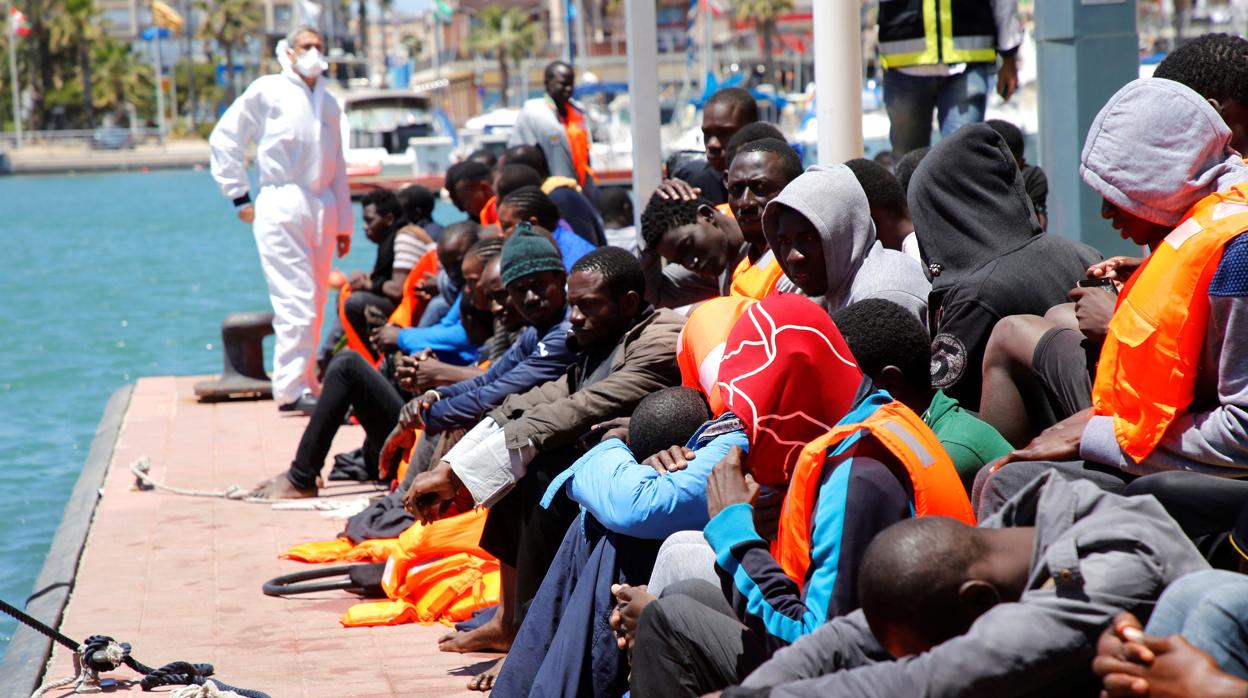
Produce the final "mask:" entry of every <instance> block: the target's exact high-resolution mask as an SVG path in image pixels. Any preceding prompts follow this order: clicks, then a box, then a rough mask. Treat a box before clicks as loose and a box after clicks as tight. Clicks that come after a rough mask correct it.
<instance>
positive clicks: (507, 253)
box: [500, 222, 563, 286]
mask: <svg viewBox="0 0 1248 698" xmlns="http://www.w3.org/2000/svg"><path fill="white" fill-rule="evenodd" d="M500 264H501V267H502V273H503V285H504V286H510V285H511V282H513V281H515V280H516V279H519V278H522V277H525V276H528V275H529V274H536V273H538V272H543V271H563V257H562V256H561V255H560V254H559V249H558V248H557V247H555V243H553V242H551V240H550V238H548V237H546V236H545V235H542V234H541V233H539V232H536V231H534V230H533V227H532V226H530V225H529V224H528V223H527V222H524V223H520V224H519V225H517V226H516V229H515V231H514V232H513V233H512V234H511V237H509V238H507V242H506V244H504V245H503V259H502V262H501V263H500Z"/></svg>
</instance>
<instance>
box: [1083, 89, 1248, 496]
mask: <svg viewBox="0 0 1248 698" xmlns="http://www.w3.org/2000/svg"><path fill="white" fill-rule="evenodd" d="M1230 138H1231V131H1230V129H1229V128H1227V126H1226V124H1225V123H1224V122H1223V121H1222V118H1221V117H1220V116H1219V115H1218V113H1217V112H1216V111H1214V109H1213V107H1212V106H1210V105H1209V103H1208V102H1207V101H1205V100H1204V99H1203V98H1202V97H1201V96H1200V95H1199V94H1197V93H1195V92H1193V91H1192V90H1190V89H1188V88H1187V87H1185V86H1183V85H1181V84H1179V83H1177V82H1173V81H1170V80H1162V79H1158V78H1149V79H1141V80H1134V81H1132V82H1130V83H1128V84H1127V85H1126V86H1125V87H1123V88H1122V89H1121V90H1119V91H1118V93H1117V94H1115V95H1114V96H1113V97H1111V98H1110V100H1109V102H1108V103H1107V104H1106V105H1105V107H1104V108H1102V109H1101V112H1100V114H1098V115H1097V117H1096V121H1094V122H1093V123H1092V129H1091V130H1090V131H1089V132H1088V140H1087V146H1085V147H1084V149H1083V158H1082V160H1083V164H1082V165H1081V166H1080V168H1079V170H1080V174H1082V175H1083V179H1084V181H1086V182H1087V183H1088V185H1089V186H1091V187H1092V188H1093V189H1095V190H1096V191H1097V193H1099V194H1100V195H1101V196H1103V197H1105V198H1106V199H1109V200H1110V201H1111V202H1113V203H1114V204H1115V205H1116V206H1119V207H1120V208H1123V209H1124V210H1127V211H1130V212H1132V213H1134V214H1136V215H1138V216H1140V217H1141V218H1145V219H1146V220H1151V221H1154V222H1157V223H1161V224H1164V225H1173V224H1176V223H1178V222H1179V220H1180V219H1181V218H1182V217H1183V214H1184V212H1186V211H1187V209H1189V208H1190V207H1191V206H1192V205H1194V204H1195V203H1196V202H1198V201H1200V200H1201V199H1203V198H1204V197H1205V196H1207V195H1209V194H1212V193H1214V192H1215V191H1225V190H1226V189H1228V188H1230V187H1231V186H1233V185H1235V184H1237V183H1239V182H1243V181H1245V179H1248V167H1245V166H1244V163H1243V160H1242V159H1241V158H1240V156H1239V154H1238V153H1235V152H1234V151H1233V150H1231V147H1230ZM1080 455H1082V456H1083V457H1084V458H1085V459H1087V460H1090V461H1094V462H1097V463H1102V464H1106V465H1113V466H1117V467H1119V468H1122V469H1123V470H1126V471H1127V472H1130V473H1134V474H1137V475H1146V474H1149V473H1155V472H1160V471H1166V470H1191V471H1195V472H1201V473H1208V474H1211V475H1222V476H1229V477H1243V476H1244V474H1245V472H1246V470H1248V238H1246V237H1245V236H1243V235H1241V236H1240V237H1239V238H1236V239H1235V240H1233V241H1231V242H1230V243H1228V244H1227V246H1226V250H1225V251H1224V253H1223V257H1222V261H1221V264H1220V265H1219V267H1218V270H1217V273H1215V274H1214V277H1213V282H1212V283H1211V284H1210V287H1209V320H1208V322H1207V326H1206V329H1205V341H1204V344H1203V346H1202V347H1201V352H1200V363H1199V365H1198V369H1197V374H1196V394H1195V396H1194V398H1193V400H1192V404H1191V406H1190V407H1189V408H1188V409H1187V411H1186V412H1184V413H1183V414H1180V415H1178V416H1177V417H1176V418H1175V420H1174V422H1172V423H1171V424H1170V426H1169V427H1168V428H1167V429H1166V433H1165V435H1164V436H1162V439H1161V442H1160V443H1158V444H1157V447H1156V448H1155V449H1154V450H1153V452H1152V453H1151V454H1149V456H1148V457H1147V458H1145V459H1144V461H1143V462H1142V463H1135V462H1134V461H1132V460H1131V459H1130V458H1128V457H1127V456H1126V455H1125V454H1124V453H1123V452H1122V451H1121V449H1119V447H1118V442H1117V439H1116V438H1115V436H1114V425H1113V418H1112V417H1107V416H1104V417H1093V418H1092V420H1091V421H1089V422H1088V425H1087V427H1086V428H1085V429H1084V431H1083V438H1082V441H1081V444H1080Z"/></svg>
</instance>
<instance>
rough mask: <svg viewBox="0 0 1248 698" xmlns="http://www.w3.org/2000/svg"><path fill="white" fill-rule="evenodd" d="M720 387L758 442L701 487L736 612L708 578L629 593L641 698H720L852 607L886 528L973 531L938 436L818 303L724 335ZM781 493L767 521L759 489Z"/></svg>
mask: <svg viewBox="0 0 1248 698" xmlns="http://www.w3.org/2000/svg"><path fill="white" fill-rule="evenodd" d="M781 348H783V349H781ZM719 388H720V391H721V393H722V394H723V395H724V396H725V399H726V401H727V403H728V407H729V409H730V410H731V411H732V413H733V414H735V415H736V416H737V418H739V419H740V420H741V422H742V424H743V426H744V428H745V432H746V436H747V438H748V440H749V446H748V452H749V455H748V456H745V455H744V454H743V452H742V449H740V448H734V449H733V450H732V451H730V452H729V454H728V455H727V456H726V457H725V458H723V459H722V460H721V461H720V462H719V463H718V464H716V465H715V466H714V468H713V469H712V470H711V473H710V477H709V479H708V480H707V485H706V488H707V490H706V493H707V495H706V496H707V509H708V513H709V515H710V522H709V523H708V524H707V525H706V528H705V530H704V531H703V535H704V536H705V538H706V541H707V542H708V543H709V544H710V547H711V548H712V549H713V550H714V554H715V563H716V564H715V568H716V571H717V572H718V575H719V578H720V580H719V581H720V583H721V584H722V585H723V587H724V588H725V589H731V594H732V609H731V613H729V612H728V607H727V605H726V604H725V603H724V599H723V595H722V593H721V591H720V588H719V585H713V584H711V583H710V582H709V580H704V579H694V580H689V581H684V582H679V583H677V584H675V585H669V586H668V587H667V588H666V589H665V591H664V594H663V596H662V598H660V599H658V600H655V599H654V597H653V596H650V595H649V594H648V593H647V592H646V591H645V590H644V589H641V588H637V587H623V588H620V589H618V590H617V593H616V597H617V599H619V601H620V608H619V612H618V618H617V619H615V621H614V622H613V624H614V625H615V626H616V629H617V632H618V633H619V634H620V635H621V637H622V642H621V644H622V645H623V646H631V648H632V652H633V665H632V667H633V669H632V683H631V687H632V691H633V693H634V694H635V695H639V696H652V695H665V696H675V695H692V696H698V695H702V694H704V693H707V692H709V691H714V690H718V689H722V688H724V687H725V686H728V685H731V684H733V683H736V682H737V681H739V680H740V679H741V678H743V677H744V676H745V675H746V674H748V673H749V672H750V671H751V670H753V668H754V667H756V666H758V665H759V664H761V663H762V662H763V661H766V660H767V659H768V658H769V657H770V656H771V655H772V654H773V653H775V651H776V650H778V649H780V648H781V647H783V646H785V645H787V644H790V643H792V642H794V641H795V640H797V639H798V638H799V637H801V636H803V635H805V634H807V633H810V632H812V631H813V630H815V629H816V628H818V627H819V626H820V625H822V624H823V623H824V622H826V621H827V620H829V619H831V618H834V617H837V616H840V615H843V614H845V613H848V612H850V611H852V610H854V609H856V608H857V607H858V605H859V602H858V589H857V579H858V565H859V562H860V561H861V559H862V556H863V554H864V552H865V551H866V547H867V545H868V544H869V543H870V542H871V540H872V539H873V538H874V537H875V536H876V534H878V533H879V532H880V531H882V530H883V529H884V528H886V527H888V526H889V525H891V524H893V523H895V522H897V521H901V520H903V519H908V518H911V517H912V516H928V515H940V516H948V517H952V518H955V519H958V520H960V521H963V522H965V523H968V524H973V523H974V517H973V515H972V513H971V506H970V502H969V501H968V500H967V497H966V493H965V492H964V491H963V489H962V484H961V482H960V481H959V479H958V475H957V472H956V471H955V470H954V468H953V464H952V462H950V460H949V456H948V455H947V454H946V453H945V451H944V450H943V449H942V448H941V446H940V442H939V441H938V440H937V439H936V436H935V435H934V434H933V433H932V432H931V430H930V429H928V427H927V426H926V425H924V424H923V422H922V420H920V419H919V417H918V415H916V414H915V413H914V412H912V411H911V410H910V409H909V408H907V407H906V406H904V405H902V404H901V403H900V402H897V401H896V400H894V399H892V398H891V397H890V396H889V395H888V393H886V392H883V391H881V390H878V389H876V388H875V387H874V386H872V385H871V382H870V381H869V380H864V378H863V375H862V372H861V371H860V370H859V368H858V366H857V364H856V363H854V360H853V356H852V354H851V353H850V351H849V347H848V346H847V345H846V344H845V341H844V339H842V338H841V335H840V333H839V332H838V331H837V329H836V326H835V325H834V324H833V323H832V321H831V319H830V318H829V317H828V315H827V313H826V312H825V311H824V310H823V309H822V308H820V307H819V306H818V305H816V304H815V303H813V302H812V301H810V300H808V299H805V298H802V297H801V296H798V295H795V294H784V293H782V294H777V295H773V296H770V297H768V298H766V299H764V300H762V301H761V302H759V303H756V304H754V305H753V306H751V307H750V308H749V309H748V310H746V312H745V315H744V316H743V317H742V318H741V319H740V320H739V321H738V322H737V324H736V325H735V326H734V327H733V329H732V332H731V333H730V334H729V336H728V342H727V350H726V352H725V354H724V359H723V361H722V363H721V364H720V369H719ZM786 484H787V490H786V491H785V494H784V497H783V500H782V506H781V508H780V510H779V511H778V512H777V511H774V510H773V511H771V512H770V515H769V512H768V511H767V510H766V509H767V507H762V501H761V498H759V497H758V492H759V489H760V486H768V487H778V488H783V487H785V485H786ZM755 504H758V505H760V507H759V508H756V507H755ZM777 514H778V516H777ZM772 527H776V529H775V531H774V533H773V531H772V530H768V529H771V528H772ZM769 540H770V541H771V542H769ZM657 575H658V570H657V569H656V572H655V576H657ZM642 608H645V612H644V614H643V613H642ZM743 623H744V625H745V627H744V628H742V624H743ZM634 639H635V641H634Z"/></svg>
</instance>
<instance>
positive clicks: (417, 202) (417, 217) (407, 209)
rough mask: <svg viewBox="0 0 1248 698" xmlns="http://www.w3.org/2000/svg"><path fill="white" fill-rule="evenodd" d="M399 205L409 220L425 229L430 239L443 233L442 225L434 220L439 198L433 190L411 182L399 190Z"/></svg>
mask: <svg viewBox="0 0 1248 698" xmlns="http://www.w3.org/2000/svg"><path fill="white" fill-rule="evenodd" d="M399 205H400V206H402V207H403V215H404V216H405V217H406V218H407V221H408V222H409V223H411V224H412V225H414V226H418V227H419V228H420V229H421V230H423V231H425V235H427V236H428V237H429V239H430V240H434V241H436V240H437V239H438V236H439V235H441V234H442V225H441V224H440V223H438V222H437V221H435V220H433V209H434V207H435V206H436V205H437V198H436V197H435V196H434V195H433V192H431V191H429V190H428V189H427V188H425V187H422V186H421V185H419V184H409V185H407V186H405V187H403V188H402V189H400V190H399Z"/></svg>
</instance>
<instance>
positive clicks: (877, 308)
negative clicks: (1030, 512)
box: [832, 298, 1010, 496]
mask: <svg viewBox="0 0 1248 698" xmlns="http://www.w3.org/2000/svg"><path fill="white" fill-rule="evenodd" d="M832 322H834V323H836V328H837V329H838V330H840V331H841V336H842V337H844V338H845V343H846V344H848V345H849V348H850V350H851V351H853V352H854V358H855V359H856V360H857V361H858V366H859V367H860V368H862V372H863V373H865V374H866V375H867V377H868V378H870V379H871V382H872V383H874V384H875V387H877V388H881V389H883V390H887V391H888V394H889V395H892V396H893V397H894V398H895V399H897V400H899V401H901V403H902V404H903V405H905V406H906V407H909V408H910V409H912V410H914V413H915V414H919V415H922V416H923V423H924V424H926V425H927V426H929V427H931V429H932V433H934V434H936V438H937V439H940V445H941V446H944V447H945V451H946V452H947V453H948V454H949V458H950V459H952V460H953V467H954V468H955V469H956V470H957V471H958V476H959V477H961V478H962V485H963V486H964V487H965V488H966V493H967V495H968V496H969V495H970V493H971V485H972V484H974V482H975V474H976V473H978V472H979V470H980V468H982V467H984V465H985V464H986V463H988V462H990V461H994V460H996V459H997V458H1000V457H1001V456H1004V455H1005V454H1007V453H1009V452H1010V444H1009V442H1007V441H1006V440H1005V439H1003V438H1001V435H1000V434H998V433H997V431H996V430H995V429H993V428H992V427H990V426H988V425H987V424H985V423H983V422H981V421H980V420H979V419H977V418H976V417H975V416H974V415H972V414H971V413H970V412H967V411H966V410H964V409H962V407H961V405H959V404H958V401H957V400H954V399H953V398H951V397H949V396H947V395H945V394H944V392H942V391H940V390H934V389H933V388H932V373H931V370H932V369H931V366H932V345H931V341H930V340H929V339H928V337H927V332H925V331H923V325H921V324H919V321H918V320H917V319H916V318H915V317H914V316H913V315H911V314H909V313H907V312H906V309H905V308H903V307H901V306H900V305H897V304H896V303H893V302H892V301H886V300H883V299H879V298H871V299H868V300H865V301H858V302H857V303H854V304H853V305H851V306H849V307H848V308H846V309H844V310H841V311H839V312H837V313H836V314H835V315H833V316H832Z"/></svg>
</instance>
